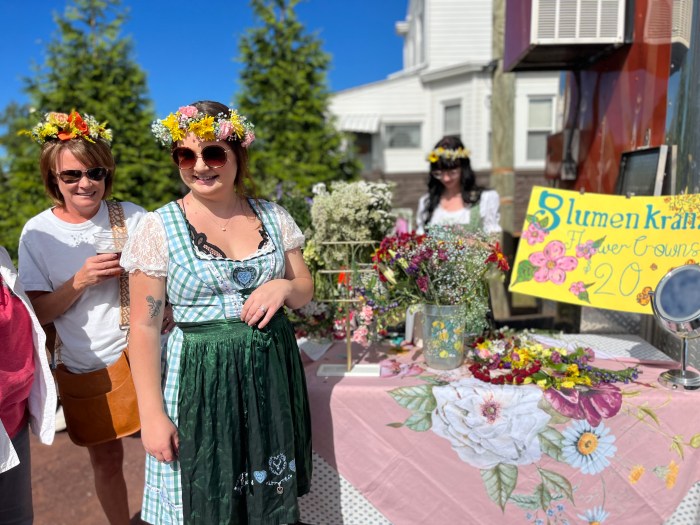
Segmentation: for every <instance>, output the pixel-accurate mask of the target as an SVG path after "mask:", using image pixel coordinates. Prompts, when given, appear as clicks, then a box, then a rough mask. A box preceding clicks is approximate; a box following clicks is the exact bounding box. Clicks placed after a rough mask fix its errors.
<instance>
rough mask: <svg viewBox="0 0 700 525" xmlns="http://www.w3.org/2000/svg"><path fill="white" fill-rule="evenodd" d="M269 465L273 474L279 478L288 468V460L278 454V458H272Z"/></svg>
mask: <svg viewBox="0 0 700 525" xmlns="http://www.w3.org/2000/svg"><path fill="white" fill-rule="evenodd" d="M269 464H270V470H271V471H272V473H273V474H276V475H278V476H279V475H280V474H282V472H284V469H285V468H286V467H287V458H286V457H285V455H284V454H277V455H276V456H272V457H271V458H270V461H269Z"/></svg>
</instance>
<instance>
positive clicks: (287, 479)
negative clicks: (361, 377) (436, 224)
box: [121, 101, 313, 525]
mask: <svg viewBox="0 0 700 525" xmlns="http://www.w3.org/2000/svg"><path fill="white" fill-rule="evenodd" d="M153 131H154V134H155V135H156V137H157V138H158V139H159V140H160V141H161V142H162V143H163V144H164V145H169V146H170V147H171V149H172V157H173V159H174V161H175V163H176V164H177V165H178V167H179V169H180V177H181V178H182V181H183V182H184V183H185V185H186V186H187V187H188V188H189V192H188V193H187V194H186V195H185V196H184V197H183V198H181V199H177V200H176V201H173V202H171V203H169V204H167V205H165V206H163V207H162V208H160V209H158V210H156V211H155V212H153V213H149V214H147V215H146V217H144V219H143V220H142V222H141V224H140V225H139V228H138V229H137V231H135V232H134V233H133V234H132V236H131V238H130V240H129V243H128V245H127V247H126V248H125V250H124V253H123V255H122V260H121V262H122V265H123V266H124V268H126V270H127V271H129V273H130V287H131V335H130V339H129V349H130V358H131V366H132V370H133V376H134V383H135V385H136V390H137V393H138V398H139V412H140V415H141V421H142V430H141V438H142V440H143V445H144V448H145V449H146V452H147V453H148V454H147V459H146V485H145V490H144V501H143V507H142V510H141V518H142V519H143V520H145V521H147V522H149V523H157V524H160V523H187V524H203V525H204V524H206V525H213V524H229V523H230V524H236V523H241V524H261V525H262V524H273V525H277V524H287V523H296V522H297V520H298V519H299V510H298V506H297V497H298V496H302V495H304V494H306V493H307V492H308V491H309V488H310V481H311V425H310V417H309V405H308V399H307V394H306V382H305V378H304V370H303V366H302V363H301V359H300V356H299V350H298V348H297V345H296V340H295V338H294V332H293V330H292V328H291V325H290V323H289V321H288V320H287V318H286V317H285V315H284V312H283V308H282V306H283V305H286V306H288V307H290V308H299V307H301V306H303V305H304V304H306V303H307V302H308V301H309V300H310V299H311V297H312V295H313V284H312V280H311V276H310V274H309V270H308V268H307V267H306V265H305V264H304V260H303V258H302V254H301V247H302V245H303V243H304V236H303V235H302V233H301V231H300V230H299V227H298V226H297V225H296V223H295V222H294V220H293V219H292V217H291V216H290V215H289V213H288V212H287V211H286V210H284V209H283V208H282V207H280V206H278V205H277V204H274V203H271V202H267V201H264V200H261V199H254V198H251V197H248V196H246V192H245V180H246V178H247V177H248V171H247V159H248V154H247V147H248V146H249V145H250V143H251V142H252V141H253V139H254V138H255V136H254V133H253V127H252V125H251V124H250V123H249V122H248V121H247V120H246V118H245V117H243V116H242V115H239V114H238V113H237V112H236V111H235V110H233V109H230V108H228V107H226V106H224V105H223V104H219V103H217V102H211V101H204V102H196V103H194V104H191V105H189V106H183V107H181V108H179V110H178V111H177V112H176V113H172V114H170V115H169V116H168V117H167V118H165V119H163V120H159V121H156V122H155V123H154V125H153ZM166 296H167V299H168V301H169V302H170V303H171V304H172V311H173V317H174V321H175V323H176V324H177V327H176V328H175V329H174V330H173V332H172V334H171V337H170V338H169V340H168V344H167V347H166V349H164V350H163V351H161V346H160V327H161V321H162V318H163V315H164V314H163V311H164V310H163V308H164V305H165V302H166Z"/></svg>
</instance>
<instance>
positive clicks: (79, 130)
mask: <svg viewBox="0 0 700 525" xmlns="http://www.w3.org/2000/svg"><path fill="white" fill-rule="evenodd" d="M105 125H106V123H102V124H100V123H99V122H97V119H96V118H95V117H93V116H91V115H88V114H85V115H83V116H80V113H78V112H77V111H75V110H72V111H71V112H70V113H69V114H68V115H66V114H65V113H46V114H45V115H44V120H42V121H41V122H39V123H38V124H37V125H36V126H34V127H33V128H32V129H31V130H26V129H23V130H21V131H20V132H19V135H27V136H30V137H32V139H34V140H35V141H36V142H38V143H39V144H44V143H45V142H47V141H49V140H63V141H64V140H72V139H76V138H78V139H84V140H87V141H88V142H95V141H96V140H97V139H103V140H105V141H107V143H108V144H109V143H111V142H112V130H111V129H107V128H106V127H105Z"/></svg>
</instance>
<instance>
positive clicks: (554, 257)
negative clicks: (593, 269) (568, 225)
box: [529, 241, 578, 284]
mask: <svg viewBox="0 0 700 525" xmlns="http://www.w3.org/2000/svg"><path fill="white" fill-rule="evenodd" d="M565 253H566V247H565V246H564V243H563V242H561V241H551V242H549V243H547V245H546V246H545V247H544V250H542V251H541V252H535V253H533V254H531V255H530V257H529V261H530V263H531V264H532V265H533V266H535V267H536V268H537V270H535V275H534V279H535V281H537V282H538V283H545V282H547V281H551V282H552V283H554V284H562V283H563V282H564V281H565V280H566V272H570V271H572V270H575V269H576V267H577V266H578V260H577V259H576V257H571V256H570V255H565Z"/></svg>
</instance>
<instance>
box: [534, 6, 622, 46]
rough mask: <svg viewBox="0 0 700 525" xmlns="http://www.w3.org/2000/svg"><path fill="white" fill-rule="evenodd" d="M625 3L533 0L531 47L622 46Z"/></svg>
mask: <svg viewBox="0 0 700 525" xmlns="http://www.w3.org/2000/svg"><path fill="white" fill-rule="evenodd" d="M625 4H626V1H625V0H533V2H532V14H533V16H532V29H531V32H530V34H531V35H532V43H533V44H536V45H558V44H622V43H624V41H625Z"/></svg>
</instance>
